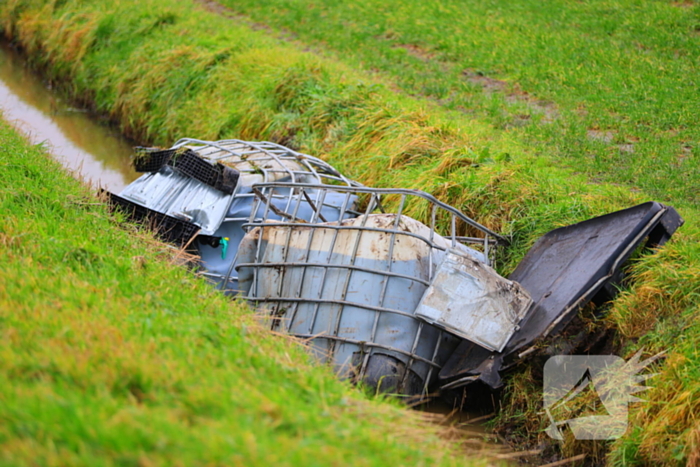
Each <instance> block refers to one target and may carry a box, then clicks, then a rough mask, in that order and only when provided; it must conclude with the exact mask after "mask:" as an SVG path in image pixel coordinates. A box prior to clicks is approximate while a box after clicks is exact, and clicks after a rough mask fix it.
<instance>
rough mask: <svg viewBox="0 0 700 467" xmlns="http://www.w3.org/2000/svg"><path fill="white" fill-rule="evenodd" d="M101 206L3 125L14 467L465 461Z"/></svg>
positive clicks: (1, 272) (4, 347) (8, 409)
mask: <svg viewBox="0 0 700 467" xmlns="http://www.w3.org/2000/svg"><path fill="white" fill-rule="evenodd" d="M96 201H97V200H96V199H95V197H94V194H93V192H92V190H89V189H88V188H87V187H86V186H84V185H82V184H81V183H80V182H78V181H76V180H74V179H73V178H71V177H70V175H69V174H68V173H66V172H64V171H63V170H62V169H61V168H60V166H59V164H58V163H56V162H55V161H54V160H52V159H50V157H49V156H48V155H47V154H46V152H45V151H44V150H43V148H42V147H38V146H31V145H29V144H28V143H27V142H26V141H25V140H24V139H22V138H21V137H20V136H19V135H17V134H16V133H15V132H14V131H13V130H12V129H10V128H9V126H8V125H7V124H6V123H4V122H2V121H0V211H1V212H2V213H3V215H2V218H1V219H0V257H1V258H2V262H0V335H2V339H1V340H0V464H1V465H47V466H49V465H85V466H91V467H93V466H97V465H139V466H155V465H183V466H184V465H187V466H191V465H348V464H357V465H382V466H383V465H433V464H434V463H439V464H445V465H464V463H465V460H464V457H463V456H464V455H465V454H464V453H461V455H459V457H458V456H455V455H454V454H455V452H457V451H458V445H457V444H451V443H448V442H446V441H445V440H444V439H443V438H441V437H439V436H438V435H439V432H438V428H437V427H436V426H434V425H428V424H426V423H425V421H421V419H420V417H419V416H417V415H416V414H415V413H411V412H407V411H405V410H402V409H400V408H398V407H396V406H395V405H393V404H389V403H386V402H382V401H380V400H374V401H370V400H367V398H365V397H363V395H362V394H361V393H360V392H358V391H357V390H355V389H354V388H352V387H350V386H349V385H348V384H344V383H341V382H339V381H337V379H336V377H335V375H333V374H332V372H331V371H330V369H328V368H325V367H318V366H314V365H312V364H310V363H309V362H308V359H307V355H306V353H305V351H304V350H303V349H302V346H301V345H300V344H297V343H293V342H292V341H291V340H290V339H288V338H284V337H279V336H272V335H270V334H269V332H268V331H266V330H264V329H262V328H261V327H260V326H259V325H258V324H256V323H255V322H254V321H253V320H252V318H251V314H250V312H249V311H248V310H247V308H246V307H245V306H243V305H241V304H238V303H231V302H230V301H229V300H227V299H225V298H224V297H223V296H221V295H220V294H219V293H217V292H215V291H214V290H212V288H211V286H210V285H209V284H207V283H205V282H204V281H203V280H201V279H198V278H196V277H194V276H193V275H192V274H190V273H189V272H188V271H187V270H185V269H184V268H182V267H179V266H176V265H175V264H174V261H173V260H174V256H175V252H174V250H173V249H171V248H170V247H168V246H166V245H163V244H161V243H158V242H156V241H154V240H153V239H152V237H151V236H149V235H146V234H143V233H140V232H138V231H136V230H135V229H134V228H133V227H132V226H130V225H128V224H124V223H122V222H121V221H119V220H118V219H115V218H113V217H112V216H110V215H109V214H108V212H107V209H106V208H105V206H104V205H102V204H101V203H98V202H96ZM468 462H469V463H470V465H478V464H481V463H484V461H479V458H478V453H476V452H474V453H472V455H471V456H470V457H469V461H468Z"/></svg>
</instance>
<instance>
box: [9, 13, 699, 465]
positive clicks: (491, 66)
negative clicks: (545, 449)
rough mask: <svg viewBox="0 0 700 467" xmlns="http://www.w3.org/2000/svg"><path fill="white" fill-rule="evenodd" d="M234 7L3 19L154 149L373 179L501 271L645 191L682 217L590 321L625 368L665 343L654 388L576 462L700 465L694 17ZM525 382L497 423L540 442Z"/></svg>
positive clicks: (81, 94) (78, 95)
mask: <svg viewBox="0 0 700 467" xmlns="http://www.w3.org/2000/svg"><path fill="white" fill-rule="evenodd" d="M221 3H222V4H225V5H228V6H229V7H232V8H236V9H237V13H235V14H234V13H233V12H232V11H227V10H221V9H220V8H214V7H215V5H213V4H212V3H211V2H206V5H205V4H204V2H202V3H200V2H190V1H175V0H148V1H145V2H139V3H138V4H137V3H136V2H119V1H116V0H98V1H93V2H80V1H77V0H65V1H40V0H9V1H7V2H6V3H5V4H3V5H0V27H2V30H3V31H4V34H5V36H7V37H8V38H11V39H12V40H14V41H15V42H16V43H17V44H19V45H21V47H22V48H23V49H24V51H25V52H26V53H27V54H28V56H29V57H30V61H31V62H32V63H33V64H35V65H36V66H37V67H40V68H42V69H43V70H44V71H45V72H46V73H47V74H48V75H49V76H51V77H52V79H54V80H55V81H56V82H57V83H60V84H61V85H62V86H63V87H64V88H65V90H66V92H68V93H69V94H70V95H71V96H73V97H74V98H75V99H77V100H79V101H81V102H82V103H84V104H86V105H88V106H90V107H91V108H94V109H95V110H97V111H98V112H101V113H104V114H106V115H109V116H110V118H112V119H113V121H114V122H115V123H116V124H117V125H119V126H120V128H121V129H122V130H123V131H124V132H125V133H126V134H128V135H132V136H137V137H138V138H139V139H140V140H146V141H149V142H151V143H154V144H161V145H166V146H167V145H169V144H171V143H172V142H173V141H174V140H175V139H177V138H180V137H183V136H192V137H197V138H201V139H218V138H224V137H238V138H242V139H252V140H258V139H260V140H272V141H277V142H280V143H282V144H287V145H291V146H293V147H295V148H298V149H300V150H301V151H303V152H308V153H311V154H314V155H318V156H321V157H323V158H325V159H327V160H328V161H330V162H331V163H332V164H334V165H335V166H337V167H338V168H339V169H341V170H342V171H344V172H345V173H346V174H347V175H349V176H351V177H354V178H357V179H359V180H360V181H362V182H363V183H366V184H370V185H373V186H401V187H412V188H419V189H422V190H424V191H427V192H430V193H432V194H434V195H435V196H437V197H438V198H440V199H441V200H443V201H445V202H448V203H450V204H453V205H455V206H457V207H459V208H460V209H462V210H463V211H464V212H465V213H467V214H468V215H470V216H472V217H474V218H475V219H476V220H478V221H479V222H481V223H483V224H485V225H487V226H489V227H491V228H493V229H496V230H497V231H500V232H503V233H505V234H508V235H510V236H511V237H512V239H513V246H512V248H510V250H509V251H508V252H506V253H505V254H504V255H503V256H502V258H501V259H500V263H499V265H498V268H499V270H500V271H501V272H502V273H504V274H507V273H508V272H510V270H512V268H513V267H514V265H515V264H516V263H517V261H518V260H519V259H520V258H521V257H522V256H523V255H524V253H525V252H526V251H527V247H528V246H529V245H531V244H532V243H533V242H534V241H535V240H536V239H537V238H538V236H539V235H541V234H542V233H544V232H546V231H548V230H550V229H552V228H554V227H557V226H560V225H565V224H568V223H571V222H575V221H579V220H583V219H586V218H588V217H591V216H593V215H597V214H602V213H605V212H609V211H612V210H615V209H620V208H624V207H627V206H630V205H632V204H635V203H638V202H641V201H645V200H648V199H655V200H658V201H661V202H665V203H668V204H672V205H674V206H675V207H676V208H677V209H679V211H680V212H681V214H682V215H683V216H684V217H685V219H686V221H687V222H686V225H685V226H684V227H683V228H682V229H681V230H680V231H679V233H678V234H677V235H676V236H675V237H674V239H673V241H672V242H671V244H669V245H668V246H667V247H666V248H664V249H663V250H662V251H661V252H660V253H658V254H656V255H653V256H647V257H644V258H643V259H642V260H640V261H637V262H635V263H634V265H633V267H632V273H633V275H634V276H635V278H636V280H635V282H634V284H633V286H632V287H631V288H630V289H629V290H625V291H623V293H622V294H621V296H620V297H619V298H618V299H617V300H616V301H615V302H614V303H612V304H611V305H610V307H609V313H608V317H607V318H606V320H604V322H598V323H592V325H596V326H609V327H611V328H613V329H615V330H616V331H617V336H618V338H617V341H618V345H619V348H620V351H621V352H622V353H623V356H627V355H630V354H631V353H633V352H634V351H635V350H636V349H638V348H641V347H643V348H645V349H646V350H647V352H649V353H654V352H657V351H659V350H666V351H667V353H668V358H667V359H666V361H665V362H664V364H663V365H662V366H660V368H659V369H658V371H660V375H659V376H657V377H656V378H655V379H654V380H653V386H654V389H653V390H651V391H648V392H647V393H646V394H645V395H644V396H643V397H645V398H646V399H647V400H646V402H644V403H643V404H638V405H636V406H635V407H634V408H633V412H632V416H631V423H632V428H631V429H630V430H629V432H628V434H627V435H626V436H625V437H624V438H623V439H621V440H619V441H617V442H615V443H611V444H609V445H604V444H596V445H591V444H590V443H589V444H588V445H585V444H572V445H565V446H563V447H561V452H562V455H572V454H576V453H578V452H587V453H589V454H591V455H594V456H600V457H601V458H602V456H607V460H608V462H610V463H611V464H614V465H641V464H645V463H646V464H656V465H658V464H664V465H682V464H685V463H688V464H692V463H693V462H695V461H697V459H698V458H700V445H698V443H700V425H699V424H698V423H697V422H696V421H695V414H697V413H698V405H700V404H699V403H700V398H699V397H698V393H699V390H700V384H698V382H697V381H698V374H700V355H698V352H697V350H696V343H697V342H698V339H700V321H699V320H698V313H697V310H698V305H699V304H700V266H699V265H700V262H699V261H698V260H699V259H700V248H699V247H698V243H697V241H698V238H700V232H699V230H698V227H699V226H698V212H699V211H698V204H697V202H698V196H697V186H696V184H695V178H696V177H697V171H698V167H699V164H700V163H699V162H698V151H700V134H699V130H698V128H697V125H696V121H695V118H694V117H695V114H696V113H697V111H698V110H699V109H700V106H699V105H698V98H697V95H696V94H697V89H698V79H699V78H698V77H697V76H696V73H694V71H696V70H697V66H698V56H699V55H700V48H699V47H698V46H699V45H700V33H699V32H698V31H699V29H700V6H698V5H697V4H690V3H689V4H685V3H683V4H680V3H673V4H672V3H668V2H643V3H642V2H623V1H616V2H613V1H608V2H602V1H600V2H590V3H574V2H556V3H546V4H538V3H535V2H526V1H524V0H520V1H516V2H508V3H507V4H506V3H504V4H497V3H489V4H486V3H476V2H473V3H470V2H456V1H444V2H439V3H435V2H429V3H425V2H423V3H420V4H419V3H415V4H407V3H405V2H396V1H389V2H384V3H382V4H381V5H376V4H373V3H370V2H367V1H364V0H352V1H350V2H344V3H341V2H337V3H334V4H333V3H330V2H327V3H325V4H324V5H319V4H316V3H313V2H310V1H297V2H285V1H282V0H270V1H267V2H264V3H263V2H249V1H246V0H242V1H236V2H235V3H234V2H232V1H229V0H222V1H221ZM205 6H206V7H205ZM212 9H214V10H215V11H211V10H212ZM15 183H17V184H20V185H21V181H20V179H17V181H16V182H15ZM144 251H145V250H144ZM132 256H133V255H132ZM130 258H131V257H126V258H121V259H120V261H124V262H125V263H126V264H131V263H133V261H131V260H130ZM15 274H16V272H15ZM8 277H9V276H8ZM122 280H126V279H122ZM117 282H119V281H118V280H117ZM115 287H116V286H115ZM127 296H128V294H127ZM68 299H69V298H68V296H66V297H63V298H61V299H56V303H61V302H62V301H63V300H68ZM18 300H19V299H18ZM184 301H186V299H185V298H183V299H181V301H180V302H178V303H184ZM182 306H185V305H184V304H183V305H182ZM190 306H192V307H193V309H194V307H195V305H190ZM136 316H140V314H137V315H136ZM163 321H164V322H165V321H166V320H165V319H163ZM215 321H219V320H215ZM23 323H24V324H23V325H25V326H34V325H35V324H36V323H33V322H32V319H29V318H28V319H26V320H24V321H23ZM19 325H21V323H20V324H17V326H19ZM13 326H14V325H13ZM231 326H232V329H240V326H238V325H236V324H231ZM10 329H11V328H10ZM120 329H122V328H120ZM120 332H122V333H124V335H125V336H127V337H128V336H131V335H132V334H133V333H134V331H133V329H132V328H130V327H128V326H127V327H125V328H123V329H122V330H121V331H120ZM297 358H298V357H294V361H296V360H297ZM255 365H256V363H255V362H254V363H251V368H255ZM277 365H278V363H277ZM251 371H252V370H251ZM528 371H530V370H528ZM94 373H98V372H97V371H95V372H94ZM5 374H7V373H5ZM528 374H529V373H528V372H526V373H525V374H522V375H519V376H516V377H515V378H513V379H512V380H511V381H510V382H509V384H508V387H507V390H506V394H507V395H506V398H505V399H504V404H505V407H506V409H505V410H504V411H503V412H502V414H501V417H500V424H501V426H505V425H508V426H509V427H511V428H512V427H518V430H519V433H520V435H521V436H522V439H526V440H527V439H529V440H535V439H538V438H539V439H541V440H542V439H545V436H544V434H543V433H542V432H541V431H540V430H541V429H542V428H543V427H544V423H543V420H542V418H541V416H540V415H537V412H539V410H540V408H541V400H540V398H539V397H540V394H539V386H538V384H537V382H528V381H527V376H528ZM157 375H158V376H153V377H152V378H153V381H154V383H153V384H156V382H157V381H158V379H159V378H160V373H158V374H157ZM95 377H97V376H95ZM230 377H231V378H235V377H236V375H232V376H230ZM301 385H302V386H303V384H301ZM248 387H250V386H248ZM309 389H311V390H312V391H316V389H317V386H313V385H311V386H309ZM211 391H212V393H214V392H215V389H214V388H212V389H211ZM259 395H260V396H267V394H266V393H265V392H261V393H260V394H259ZM32 397H34V400H36V401H37V403H39V401H41V400H42V399H41V396H40V395H39V396H32ZM176 402H177V401H176V400H174V401H173V403H176ZM97 406H99V403H98V404H97ZM300 413H302V414H303V413H304V410H303V409H302V410H300ZM99 425H100V426H103V425H102V424H99ZM13 433H14V432H13ZM37 436H38V435H36V434H34V435H30V436H28V437H26V439H30V440H32V441H33V442H39V441H37V439H38V438H37ZM74 436H75V438H76V439H81V435H80V434H75V433H74ZM19 438H20V436H19V435H17V434H12V435H8V436H6V437H5V439H8V440H11V441H12V442H17V439H19ZM22 439H25V438H22ZM8 442H10V441H8ZM46 442H48V441H46ZM193 443H195V442H194V441H193ZM319 443H320V444H322V442H319ZM195 444H196V443H195ZM320 444H319V445H320ZM316 446H318V445H316ZM416 449H418V450H419V451H420V452H421V453H424V452H427V450H428V447H427V446H426V447H425V450H426V451H424V450H423V449H421V448H416ZM409 463H413V462H409Z"/></svg>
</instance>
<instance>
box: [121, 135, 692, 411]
mask: <svg viewBox="0 0 700 467" xmlns="http://www.w3.org/2000/svg"><path fill="white" fill-rule="evenodd" d="M183 155H184V156H185V158H186V159H187V163H186V164H184V163H183V162H182V160H183V159H182V157H183ZM137 161H138V162H137V164H139V167H141V168H142V169H144V171H146V172H148V173H146V174H145V175H143V176H142V177H141V178H139V179H138V180H136V181H134V182H133V183H132V184H131V185H129V186H128V187H126V188H125V189H124V190H123V191H122V192H121V193H120V194H119V195H111V199H112V202H113V204H115V205H116V206H119V207H121V208H122V209H124V208H126V212H127V214H129V215H131V216H132V217H133V218H135V219H136V220H139V221H141V222H144V221H146V220H147V219H150V220H151V222H152V223H154V224H155V225H156V227H157V228H158V227H160V234H161V235H162V236H163V237H164V238H165V239H166V240H168V241H171V242H175V243H179V244H180V245H185V244H189V245H190V246H191V247H192V248H194V249H195V250H196V253H197V254H198V255H199V257H200V258H201V260H200V265H201V267H202V270H203V272H202V273H203V275H204V276H206V277H208V278H209V279H210V280H211V281H212V282H214V283H215V284H217V286H218V287H219V288H220V289H222V290H224V291H225V292H226V293H229V294H241V295H242V296H243V297H245V298H247V299H248V300H249V301H250V302H251V303H253V304H254V305H255V306H256V307H257V308H258V310H260V313H261V315H262V316H263V317H264V319H265V321H266V323H267V324H268V325H269V326H270V328H271V329H273V330H279V331H285V332H288V333H290V334H292V335H295V336H298V337H300V338H303V339H305V340H306V341H308V343H309V347H310V349H311V351H312V353H313V354H314V355H316V356H317V358H318V359H319V360H321V361H323V362H328V363H329V364H332V365H333V367H334V368H335V370H336V372H337V373H338V374H339V375H340V376H341V377H344V378H350V379H352V380H354V381H362V382H363V383H364V384H365V385H367V386H369V387H372V388H376V389H377V390H379V391H382V392H388V393H396V394H404V395H411V396H419V397H423V396H425V395H426V394H428V393H429V392H430V391H434V390H435V389H441V390H443V391H447V390H450V389H455V388H460V387H463V386H466V385H468V384H472V383H474V382H476V381H481V382H483V383H485V384H487V385H488V386H491V387H493V388H498V387H499V386H500V385H501V374H502V373H503V372H504V371H507V370H509V369H511V368H514V367H515V366H516V365H517V364H518V363H520V362H521V361H523V360H524V359H525V358H527V357H528V356H530V355H532V354H533V353H535V352H536V349H537V347H536V344H537V343H538V342H540V341H541V340H542V339H545V338H547V337H551V336H553V335H556V334H558V333H560V332H562V331H563V330H564V329H565V328H566V326H567V325H568V324H569V323H570V322H571V320H572V319H573V317H574V316H576V314H577V311H578V310H579V309H581V307H583V306H585V305H586V304H587V303H589V302H591V301H593V302H594V303H596V304H600V303H602V302H605V301H608V300H610V299H611V298H612V297H614V295H615V293H616V290H617V289H616V285H618V284H619V283H620V280H621V276H622V272H621V267H622V265H623V264H624V262H625V261H626V260H627V259H628V258H629V257H630V255H631V254H632V253H633V252H634V251H635V250H636V249H637V248H639V247H640V246H642V245H645V246H647V247H656V246H660V245H662V244H663V243H665V242H666V241H667V240H668V239H669V238H670V237H671V235H673V233H674V232H675V230H676V229H677V228H678V227H679V226H680V225H681V224H682V223H683V220H682V219H681V217H680V216H679V215H678V213H677V212H676V211H675V210H674V209H673V208H672V207H669V206H664V205H662V204H659V203H655V202H649V203H645V204H641V205H639V206H635V207H632V208H629V209H625V210H622V211H618V212H615V213H611V214H608V215H605V216H601V217H597V218H594V219H590V220H587V221H584V222H581V223H578V224H574V225H571V226H567V227H562V228H560V229H556V230H553V231H551V232H549V233H548V234H546V235H544V236H543V237H541V238H540V239H539V240H538V241H537V243H536V244H535V245H534V246H533V247H532V248H531V249H530V251H529V252H528V253H527V255H526V256H525V258H524V259H523V260H522V261H521V263H520V264H519V265H518V267H517V268H516V269H515V271H514V272H513V273H512V274H511V275H510V276H509V277H508V278H507V279H506V278H504V277H501V276H500V275H498V274H497V273H496V272H495V271H494V270H493V269H492V268H491V267H490V266H489V263H490V260H491V258H493V256H494V251H495V250H496V249H497V248H503V247H506V246H507V245H508V241H507V239H505V238H504V237H502V236H500V235H498V234H497V233H495V232H492V231H491V230H489V229H488V228H486V227H484V226H483V225H480V224H479V223H477V222H476V221H474V220H473V219H470V218H469V217H467V216H465V215H464V214H463V213H461V212H460V211H459V210H457V209H455V208H453V207H451V206H449V205H446V204H444V203H441V202H440V201H438V200H437V199H435V198H434V197H432V196H431V195H429V194H427V193H423V192H421V191H416V190H405V189H378V188H369V187H364V186H362V185H361V184H359V183H357V182H355V181H352V180H350V179H348V178H346V177H344V176H343V175H342V174H340V173H339V172H338V171H337V170H336V169H334V168H333V167H331V166H330V165H328V164H327V163H325V162H323V161H322V160H320V159H317V158H314V157H311V156H308V155H305V154H301V153H298V152H295V151H292V150H291V149H288V148H285V147H283V146H280V145H276V144H273V143H252V142H244V141H239V140H226V141H218V142H207V141H200V140H192V139H184V140H181V141H179V142H178V143H176V144H175V146H174V147H173V148H171V149H169V150H142V151H141V155H140V158H139V159H137ZM178 161H180V162H178ZM191 167H196V170H194V169H192V170H191V169H190V168H191ZM145 169H148V170H145ZM232 182H233V183H232ZM222 184H223V185H224V186H226V189H221V186H222ZM229 188H230V189H229ZM412 215H416V216H418V215H420V217H421V218H424V219H429V221H428V223H427V224H423V223H421V222H419V221H417V220H415V219H414V218H412V217H411V216H412ZM175 221H177V222H175ZM192 240H194V241H192Z"/></svg>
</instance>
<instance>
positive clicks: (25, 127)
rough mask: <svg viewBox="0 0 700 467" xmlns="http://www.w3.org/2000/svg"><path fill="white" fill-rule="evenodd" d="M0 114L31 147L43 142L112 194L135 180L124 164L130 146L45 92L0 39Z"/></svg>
mask: <svg viewBox="0 0 700 467" xmlns="http://www.w3.org/2000/svg"><path fill="white" fill-rule="evenodd" d="M0 110H2V114H3V117H4V118H5V120H7V121H9V122H11V123H12V124H14V125H15V126H16V127H18V128H19V129H20V130H22V131H23V132H25V133H26V134H27V135H28V136H29V138H30V140H31V141H32V142H33V143H35V144H36V143H42V142H43V143H44V144H46V145H47V147H48V148H49V149H50V151H51V153H52V154H53V155H54V156H55V157H56V159H58V160H59V161H60V162H61V163H62V164H63V165H64V166H66V167H67V168H69V169H71V170H73V171H75V172H78V173H80V175H81V176H82V177H83V178H84V179H86V180H87V181H89V182H91V183H92V184H93V185H95V186H97V185H99V186H102V187H104V188H107V189H109V190H111V191H116V192H118V191H120V190H121V189H122V188H123V187H124V186H125V185H127V184H128V183H130V182H131V181H132V180H134V179H135V178H136V177H137V176H138V174H137V173H135V172H134V170H133V169H132V168H131V166H130V164H129V156H130V155H131V153H132V144H131V143H129V142H127V141H126V140H125V139H124V138H123V137H122V136H121V135H119V134H118V133H117V132H115V131H113V130H112V129H110V128H108V127H106V126H103V125H100V124H99V123H97V122H95V121H94V118H93V117H92V116H91V115H90V114H88V113H86V112H83V111H81V110H79V109H74V108H72V107H71V106H70V104H69V103H67V102H65V101H64V100H62V99H61V98H60V97H59V96H58V95H57V94H55V93H53V92H52V91H51V90H49V89H47V87H46V85H45V84H44V83H43V82H42V81H41V79H40V78H39V77H38V76H37V75H36V74H35V73H33V72H32V71H31V70H29V69H28V68H27V67H26V66H25V65H24V62H23V60H22V58H21V57H20V56H19V55H18V54H17V53H16V52H15V51H14V50H13V49H12V48H11V47H10V46H9V45H8V44H7V43H5V42H4V41H0Z"/></svg>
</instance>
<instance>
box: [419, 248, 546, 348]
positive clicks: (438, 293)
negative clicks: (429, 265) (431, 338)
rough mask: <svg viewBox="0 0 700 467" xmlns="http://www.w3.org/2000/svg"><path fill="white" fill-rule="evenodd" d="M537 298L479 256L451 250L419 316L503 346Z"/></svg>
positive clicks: (483, 343)
mask: <svg viewBox="0 0 700 467" xmlns="http://www.w3.org/2000/svg"><path fill="white" fill-rule="evenodd" d="M531 304H532V300H531V299H530V296H529V295H528V293H527V291H526V290H525V289H523V288H522V287H521V286H520V284H518V283H517V282H513V281H509V280H507V279H505V278H503V277H501V276H500V275H498V273H496V271H494V270H493V269H491V268H490V267H489V266H487V265H486V264H484V263H483V262H481V261H476V260H475V259H474V258H473V257H469V256H465V255H464V254H463V253H462V254H460V253H458V252H456V251H449V252H448V253H447V254H446V255H445V256H444V259H443V261H442V263H441V264H440V266H439V267H438V268H437V271H436V273H435V275H434V276H433V279H432V282H431V284H430V287H428V289H427V290H426V291H425V295H424V296H423V298H422V299H421V301H420V304H419V305H418V308H417V309H416V316H418V317H420V318H422V319H424V320H425V321H427V322H428V323H430V324H433V325H435V326H438V327H440V328H442V329H445V330H446V331H449V332H451V333H453V334H456V335H457V336H460V337H462V338H464V339H467V340H470V341H472V342H474V343H475V344H478V345H481V346H482V347H486V348H487V349H489V350H495V351H498V352H500V351H501V350H503V348H504V347H505V345H506V343H507V342H508V340H509V339H510V337H511V336H512V335H513V334H514V333H515V331H516V330H517V329H518V323H520V321H521V320H522V319H523V317H524V316H525V314H526V312H527V310H528V309H529V307H530V305H531Z"/></svg>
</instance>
